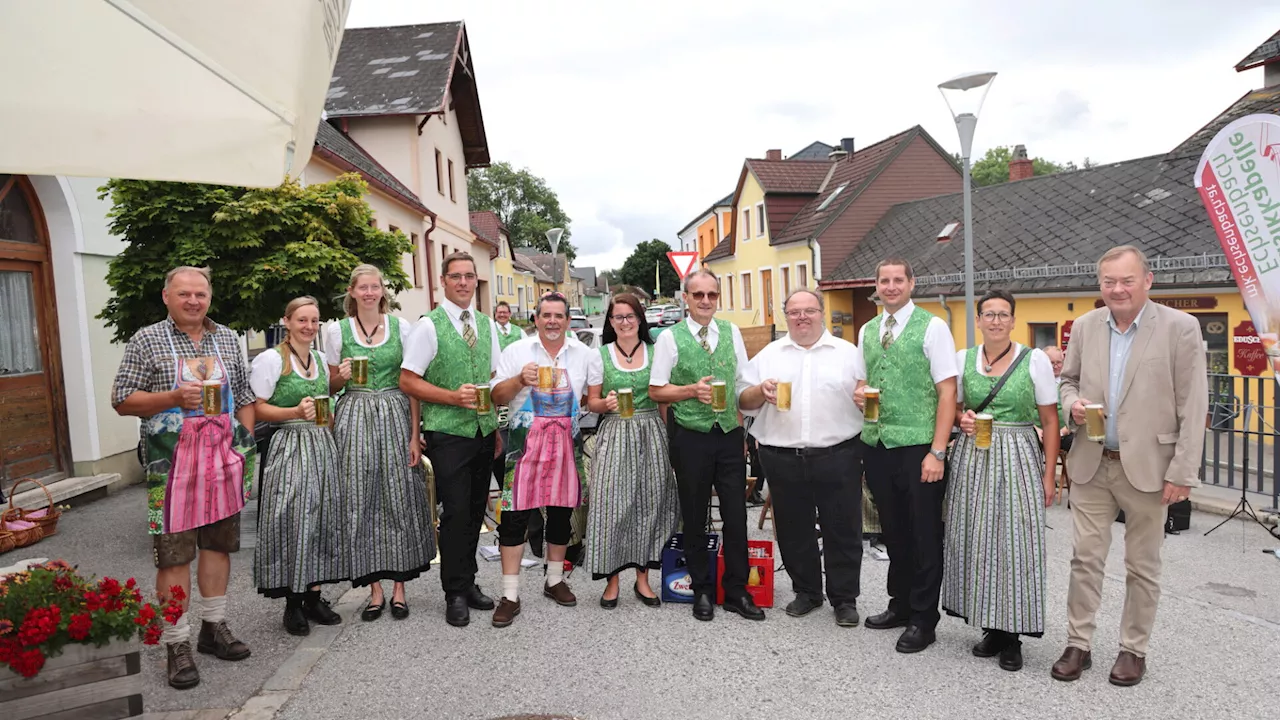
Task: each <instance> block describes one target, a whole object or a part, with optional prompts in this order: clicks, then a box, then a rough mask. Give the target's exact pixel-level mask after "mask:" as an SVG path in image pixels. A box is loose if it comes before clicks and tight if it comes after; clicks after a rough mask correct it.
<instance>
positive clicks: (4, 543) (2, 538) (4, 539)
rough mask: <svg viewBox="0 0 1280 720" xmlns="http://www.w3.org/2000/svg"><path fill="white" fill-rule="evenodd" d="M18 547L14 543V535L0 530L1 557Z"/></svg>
mask: <svg viewBox="0 0 1280 720" xmlns="http://www.w3.org/2000/svg"><path fill="white" fill-rule="evenodd" d="M15 547H17V545H16V544H15V543H14V542H13V533H11V532H9V531H8V530H0V555H2V554H4V553H7V552H9V551H10V550H12V549H14V548H15Z"/></svg>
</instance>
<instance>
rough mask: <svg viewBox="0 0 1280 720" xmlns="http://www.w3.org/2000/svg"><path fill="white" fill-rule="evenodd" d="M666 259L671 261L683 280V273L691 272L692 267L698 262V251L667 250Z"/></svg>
mask: <svg viewBox="0 0 1280 720" xmlns="http://www.w3.org/2000/svg"><path fill="white" fill-rule="evenodd" d="M667 259H668V260H670V261H671V265H672V266H674V267H675V269H676V274H677V275H679V276H680V279H681V280H683V279H684V276H685V275H688V274H689V273H691V272H693V268H694V267H695V266H697V264H698V253H696V252H675V251H672V252H669V253H667Z"/></svg>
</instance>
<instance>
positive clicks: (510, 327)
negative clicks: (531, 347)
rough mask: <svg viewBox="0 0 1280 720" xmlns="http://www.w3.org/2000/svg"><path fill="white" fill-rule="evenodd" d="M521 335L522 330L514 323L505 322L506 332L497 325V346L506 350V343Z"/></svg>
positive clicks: (521, 336) (519, 337) (522, 333)
mask: <svg viewBox="0 0 1280 720" xmlns="http://www.w3.org/2000/svg"><path fill="white" fill-rule="evenodd" d="M523 337H524V331H523V330H521V329H520V327H519V326H518V325H516V324H515V323H507V332H502V327H501V326H499V327H498V347H500V348H502V349H503V350H506V349H507V346H508V345H512V344H514V343H515V342H516V341H517V340H519V339H521V338H523Z"/></svg>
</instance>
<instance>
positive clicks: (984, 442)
mask: <svg viewBox="0 0 1280 720" xmlns="http://www.w3.org/2000/svg"><path fill="white" fill-rule="evenodd" d="M994 422H995V418H994V417H992V416H991V414H990V413H978V414H977V415H975V416H974V418H973V445H974V447H976V448H978V449H979V450H990V449H991V429H992V424H993V423H994Z"/></svg>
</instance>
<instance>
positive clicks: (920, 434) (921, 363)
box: [862, 307, 985, 448]
mask: <svg viewBox="0 0 1280 720" xmlns="http://www.w3.org/2000/svg"><path fill="white" fill-rule="evenodd" d="M884 318H885V314H884V313H881V314H880V315H877V316H876V317H875V318H874V319H872V320H871V322H869V323H867V329H866V330H865V331H864V332H863V333H862V355H863V357H864V358H866V363H867V385H869V386H871V387H874V388H879V389H880V422H878V423H867V424H866V425H864V426H863V427H862V440H863V442H865V443H867V444H868V445H872V446H874V445H875V444H876V443H881V444H883V445H884V446H885V447H886V448H896V447H906V446H909V445H931V444H932V443H933V429H934V424H935V423H936V422H937V418H938V389H937V387H935V386H934V384H933V375H932V374H931V373H930V370H929V358H927V357H925V354H924V335H925V330H926V329H927V328H928V327H929V321H930V320H932V319H933V315H932V314H930V313H929V312H928V311H925V310H921V309H920V308H918V307H917V308H916V309H915V310H914V311H913V312H912V313H911V318H910V319H909V320H907V326H906V327H904V328H902V334H901V335H899V336H898V339H897V340H895V341H893V344H892V345H890V346H889V348H888V349H885V348H884V347H883V346H882V345H881V344H880V336H881V334H882V333H881V329H880V327H881V321H882V320H883V319H884ZM984 397H985V396H984Z"/></svg>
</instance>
